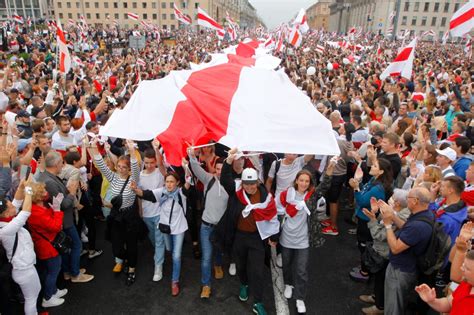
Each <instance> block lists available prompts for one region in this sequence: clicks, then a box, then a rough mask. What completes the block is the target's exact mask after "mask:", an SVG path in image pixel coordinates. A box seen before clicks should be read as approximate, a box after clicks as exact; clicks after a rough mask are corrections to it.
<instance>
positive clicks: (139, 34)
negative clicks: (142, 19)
mask: <svg viewBox="0 0 474 315" xmlns="http://www.w3.org/2000/svg"><path fill="white" fill-rule="evenodd" d="M132 35H133V36H137V37H140V36H142V33H140V31H132Z"/></svg>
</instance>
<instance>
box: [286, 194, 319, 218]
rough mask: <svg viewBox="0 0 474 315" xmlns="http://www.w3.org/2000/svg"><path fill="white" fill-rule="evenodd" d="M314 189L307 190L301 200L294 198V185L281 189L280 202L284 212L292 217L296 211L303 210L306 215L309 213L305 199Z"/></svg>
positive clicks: (306, 199)
mask: <svg viewBox="0 0 474 315" xmlns="http://www.w3.org/2000/svg"><path fill="white" fill-rule="evenodd" d="M313 192H314V191H307V192H306V193H305V194H304V196H303V200H296V190H295V188H294V187H290V188H288V189H287V190H285V191H283V192H282V193H281V194H280V203H281V205H282V206H283V207H284V208H285V212H286V214H287V215H288V216H290V217H291V218H292V217H294V216H295V215H296V214H297V213H298V211H301V210H303V211H305V212H306V213H307V214H308V215H311V212H310V211H309V209H308V206H307V205H306V201H308V199H309V198H310V197H311V195H312V194H313Z"/></svg>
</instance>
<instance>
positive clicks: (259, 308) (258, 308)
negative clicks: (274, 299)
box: [252, 303, 267, 315]
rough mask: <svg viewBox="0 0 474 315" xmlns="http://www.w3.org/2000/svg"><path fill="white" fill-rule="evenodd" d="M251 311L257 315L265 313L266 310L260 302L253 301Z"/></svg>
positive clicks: (264, 314) (265, 314)
mask: <svg viewBox="0 0 474 315" xmlns="http://www.w3.org/2000/svg"><path fill="white" fill-rule="evenodd" d="M252 311H253V312H254V313H255V314H257V315H267V312H266V311H265V307H263V304H262V303H255V304H254V305H253V309H252Z"/></svg>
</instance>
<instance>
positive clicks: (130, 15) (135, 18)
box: [127, 12, 139, 21]
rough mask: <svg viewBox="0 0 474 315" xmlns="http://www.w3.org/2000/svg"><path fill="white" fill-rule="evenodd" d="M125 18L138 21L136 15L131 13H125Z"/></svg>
mask: <svg viewBox="0 0 474 315" xmlns="http://www.w3.org/2000/svg"><path fill="white" fill-rule="evenodd" d="M127 16H128V18H129V19H130V20H134V21H138V18H139V16H138V14H136V13H133V12H127Z"/></svg>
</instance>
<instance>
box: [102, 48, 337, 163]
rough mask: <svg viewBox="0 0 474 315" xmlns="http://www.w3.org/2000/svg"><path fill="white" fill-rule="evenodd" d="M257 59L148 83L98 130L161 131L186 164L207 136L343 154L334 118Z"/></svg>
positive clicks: (144, 134)
mask: <svg viewBox="0 0 474 315" xmlns="http://www.w3.org/2000/svg"><path fill="white" fill-rule="evenodd" d="M236 57H238V56H236ZM233 61H236V62H233ZM254 64H255V60H254V59H252V58H243V57H238V58H236V59H234V60H229V62H228V63H223V64H218V65H215V66H211V67H205V68H202V69H199V70H181V71H172V72H171V73H170V74H169V75H168V76H166V77H165V78H163V79H159V80H149V81H142V82H141V83H140V85H139V86H138V88H137V90H136V91H135V93H134V94H133V95H132V97H131V99H130V101H129V102H128V104H127V105H126V106H125V107H124V109H122V110H119V109H116V110H115V111H114V113H113V114H112V116H111V117H110V119H109V120H108V122H107V124H106V125H105V126H104V127H103V128H101V131H100V132H101V134H103V135H108V136H112V137H119V138H124V139H134V140H150V139H153V138H155V137H157V138H158V139H159V140H160V143H161V144H162V145H163V147H164V150H165V154H166V159H167V161H168V162H169V163H170V164H172V165H180V164H181V159H182V157H184V156H186V148H187V147H188V145H189V144H195V145H196V144H199V142H200V139H203V138H204V139H214V140H216V141H218V142H219V143H222V144H224V145H226V146H228V147H238V148H239V149H240V150H243V151H263V152H292V153H298V154H322V155H337V154H339V153H340V151H339V147H338V145H337V142H336V139H335V137H334V136H333V132H332V129H331V124H330V122H329V120H328V119H326V118H325V117H324V116H322V115H321V114H320V113H319V112H318V111H317V110H316V109H315V107H314V106H313V105H312V103H311V100H310V99H309V98H308V96H306V95H305V94H304V93H301V91H300V90H299V89H298V88H297V87H296V86H295V85H294V84H293V83H292V82H291V80H290V79H289V78H288V76H287V75H286V74H285V72H284V71H283V70H280V71H274V70H267V69H261V68H258V67H255V66H254ZM288 104H291V106H290V107H289V106H288ZM314 139H319V140H318V141H314ZM201 141H202V140H201Z"/></svg>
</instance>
